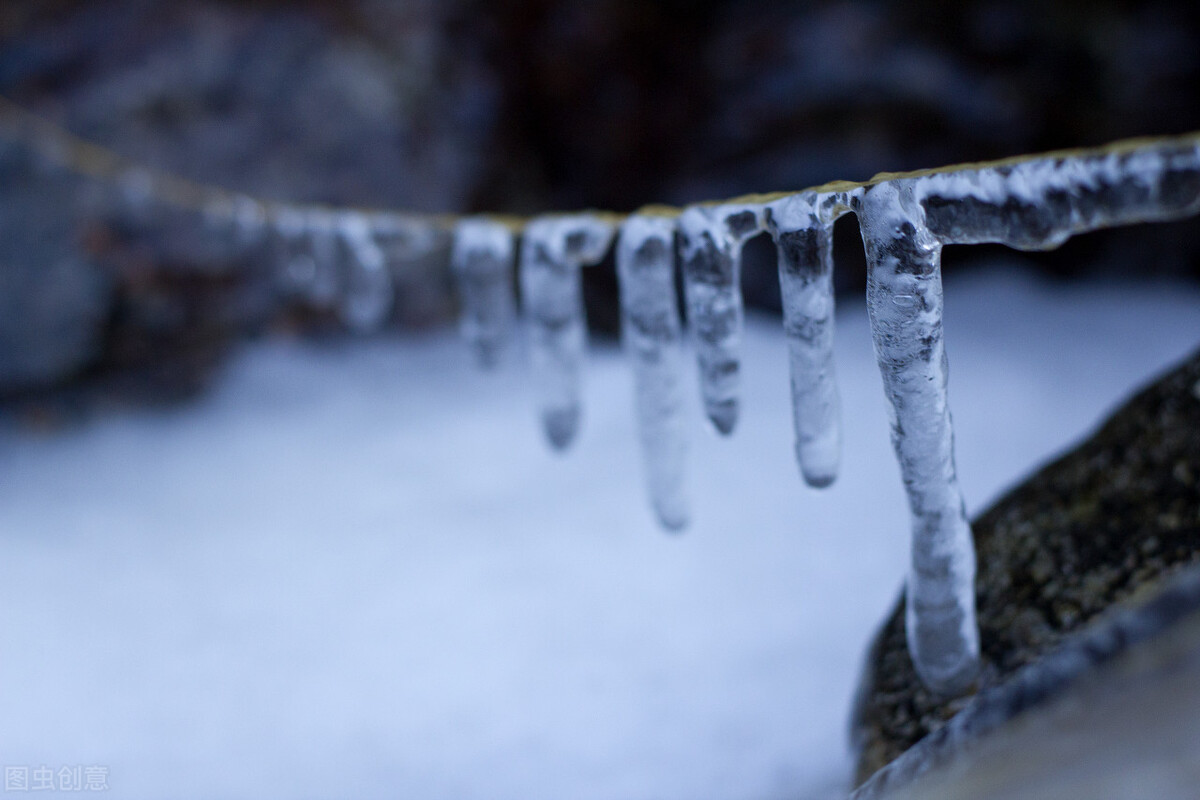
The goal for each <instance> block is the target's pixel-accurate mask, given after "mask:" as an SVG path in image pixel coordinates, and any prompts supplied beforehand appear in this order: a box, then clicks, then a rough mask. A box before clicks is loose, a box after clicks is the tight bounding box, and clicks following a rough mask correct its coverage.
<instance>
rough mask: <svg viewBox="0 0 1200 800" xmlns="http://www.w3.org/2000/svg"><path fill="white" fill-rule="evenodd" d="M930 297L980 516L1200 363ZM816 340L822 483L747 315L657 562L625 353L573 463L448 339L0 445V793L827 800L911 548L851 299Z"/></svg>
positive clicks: (1194, 322) (1074, 308)
mask: <svg viewBox="0 0 1200 800" xmlns="http://www.w3.org/2000/svg"><path fill="white" fill-rule="evenodd" d="M946 295H947V302H946V308H947V312H946V313H947V320H946V341H947V348H948V351H949V355H950V359H951V365H952V374H951V382H950V392H951V403H952V407H953V409H954V414H955V422H956V424H957V442H958V463H959V470H960V473H961V478H962V484H963V487H964V490H965V491H966V494H967V498H968V502H969V504H970V506H971V511H972V513H975V512H977V511H979V510H980V509H981V508H982V507H983V506H984V505H986V504H987V503H988V502H989V501H991V500H992V499H994V498H995V496H996V495H997V493H998V492H999V491H1001V490H1002V488H1003V487H1004V486H1005V485H1007V484H1010V483H1012V482H1013V481H1015V480H1017V479H1019V478H1020V477H1021V475H1022V474H1024V473H1025V472H1026V471H1027V470H1028V469H1029V468H1030V467H1032V466H1033V465H1034V464H1035V463H1037V462H1040V461H1042V460H1044V459H1046V458H1047V457H1049V456H1051V455H1052V454H1054V453H1055V452H1056V451H1058V450H1060V449H1061V448H1063V447H1064V446H1065V445H1067V444H1068V443H1070V442H1072V441H1073V440H1075V439H1076V438H1077V437H1078V436H1080V435H1081V434H1083V433H1084V432H1086V431H1087V430H1088V429H1089V428H1090V427H1091V426H1092V425H1093V424H1094V423H1095V422H1096V421H1097V420H1098V419H1099V417H1100V416H1101V415H1102V414H1103V413H1104V412H1105V411H1106V410H1108V409H1109V408H1111V407H1112V406H1113V405H1114V404H1115V403H1116V402H1117V401H1118V399H1119V398H1120V397H1122V396H1123V395H1124V394H1125V393H1126V392H1127V391H1128V390H1129V389H1130V388H1132V387H1133V386H1134V385H1135V384H1138V383H1140V382H1142V381H1144V380H1145V379H1147V378H1149V377H1150V376H1151V375H1152V374H1153V373H1155V372H1156V371H1158V370H1160V369H1161V368H1162V367H1164V366H1166V365H1167V364H1169V363H1171V362H1172V361H1174V360H1176V359H1178V358H1180V357H1182V356H1183V355H1184V354H1186V353H1187V352H1188V351H1189V349H1190V348H1192V347H1194V346H1195V345H1196V343H1197V341H1198V340H1200V291H1198V290H1197V288H1196V287H1194V286H1183V285H1179V284H1161V283H1160V284H1146V283H1141V284H1134V283H1129V284H1123V285H1112V284H1102V285H1097V284H1091V285H1086V284H1084V285H1074V286H1057V285H1048V284H1043V283H1040V282H1038V281H1037V280H1036V279H1034V278H1031V277H1027V276H1024V275H1022V274H1019V273H1014V272H1013V271H1012V270H1011V268H1010V269H1009V270H1008V271H1007V272H1004V273H1001V272H999V271H995V272H989V273H982V274H969V275H965V276H962V277H961V278H958V279H952V280H950V281H948V285H947V287H946ZM839 311H840V316H839V328H838V349H837V355H838V369H839V370H840V375H839V378H840V384H841V392H842V398H843V403H844V409H845V413H844V418H845V420H846V431H845V442H846V447H845V456H844V460H843V474H842V478H841V479H840V480H839V482H838V483H837V484H836V485H835V486H834V487H833V488H832V489H829V490H826V491H824V492H815V491H813V490H809V489H807V488H805V487H804V486H803V485H802V484H801V482H800V480H799V477H798V474H797V469H796V467H795V466H794V464H793V462H792V448H791V431H790V429H789V424H790V423H789V414H788V408H787V402H788V391H787V378H786V366H785V365H786V358H785V351H784V342H783V337H782V334H781V332H780V331H779V329H778V323H777V322H775V321H771V320H765V319H763V320H751V324H750V329H749V331H748V336H747V342H746V359H745V368H744V374H745V391H744V397H745V402H744V406H743V417H742V422H741V425H740V427H739V430H738V431H737V433H736V434H735V436H734V437H733V438H732V439H730V440H719V439H717V438H716V437H715V436H713V435H710V434H709V433H708V432H707V431H706V430H704V429H703V427H702V425H701V423H700V415H699V412H698V402H697V401H696V400H695V398H693V399H692V402H691V409H690V413H691V414H692V417H693V423H694V424H693V430H694V431H695V440H694V445H693V450H692V488H693V496H694V506H695V513H694V519H695V522H694V525H693V527H692V529H691V530H689V531H688V532H686V533H685V534H684V535H682V536H678V537H671V536H668V535H665V534H663V533H662V532H660V531H659V530H657V529H656V527H655V525H654V522H653V520H652V516H651V514H650V513H649V511H648V508H647V505H646V502H645V498H644V496H643V493H642V487H641V485H640V466H639V462H638V459H637V452H636V447H635V435H634V432H633V423H632V413H631V398H630V392H631V388H630V383H631V381H630V377H629V375H628V372H627V370H626V368H625V364H624V362H623V360H622V358H621V356H620V353H619V352H618V351H617V350H615V349H613V348H608V349H603V348H602V349H600V350H599V351H597V352H593V353H592V355H591V357H590V361H589V368H588V373H587V389H586V401H587V407H586V412H585V413H586V419H585V426H584V431H583V434H582V436H581V438H580V441H579V442H578V443H577V445H576V446H575V448H574V450H573V451H572V452H571V453H570V454H569V455H568V456H567V457H566V458H560V457H556V456H553V455H551V454H550V452H548V450H547V449H546V448H545V447H544V446H543V444H542V442H541V439H540V433H539V432H538V430H537V427H536V424H535V417H534V413H533V411H532V397H531V389H530V386H529V385H528V378H527V374H526V373H525V371H524V370H523V369H522V368H520V367H519V365H518V366H515V367H513V368H510V369H508V370H507V371H504V372H501V373H499V374H493V375H484V374H479V373H477V372H475V371H473V369H472V368H471V366H470V360H469V358H468V357H467V354H466V352H465V351H464V350H463V348H462V347H461V346H460V345H459V343H458V342H457V341H455V339H454V338H453V336H452V335H451V334H450V333H448V332H447V333H444V334H437V335H431V336H426V337H420V338H412V337H407V338H391V339H387V340H383V341H371V342H349V343H346V344H345V345H344V346H338V347H330V346H319V345H312V344H302V343H295V342H268V343H264V344H259V345H255V346H254V347H252V348H250V349H248V350H247V351H246V352H245V353H244V354H243V355H242V357H241V358H239V359H238V360H237V362H236V363H235V364H234V365H233V366H232V368H231V369H230V371H229V374H228V375H227V376H226V378H225V379H224V380H223V381H222V382H221V384H220V386H219V388H218V389H217V391H216V392H215V393H214V394H212V395H211V396H209V397H207V398H206V399H204V400H203V401H201V402H200V403H198V404H196V405H193V406H191V407H188V408H185V409H180V410H178V411H175V412H171V413H167V414H152V415H148V414H139V415H131V416H122V417H118V418H109V419H105V420H103V421H100V422H96V423H94V424H91V425H89V426H87V427H84V428H81V429H76V430H70V431H67V432H65V433H59V434H55V435H45V434H37V433H30V432H26V431H18V430H14V429H12V428H11V427H9V428H5V429H3V430H2V431H0V603H2V610H0V642H2V643H3V644H2V645H0V646H2V647H3V653H2V654H0V763H2V764H4V765H5V766H16V767H22V766H24V767H27V768H28V770H29V774H30V775H32V774H33V772H34V770H35V768H40V767H43V766H45V767H50V768H51V769H52V770H54V771H55V772H56V773H57V771H58V770H59V769H60V768H61V767H64V766H67V767H73V766H76V765H79V766H89V765H95V766H101V767H104V768H107V774H106V778H107V783H108V786H109V787H110V789H111V791H110V794H111V796H114V797H131V798H132V797H142V798H173V797H187V798H225V797H244V798H267V797H280V798H301V797H304V798H329V797H358V798H375V797H378V798H397V797H402V798H415V799H418V800H436V798H453V799H455V800H469V799H470V798H489V799H491V800H494V799H497V798H513V799H514V800H517V799H518V798H519V799H520V800H534V799H535V798H597V799H600V798H604V799H605V800H621V799H622V798H628V799H630V800H642V799H643V798H646V799H648V798H688V799H689V800H694V799H695V798H755V799H763V798H805V797H810V798H812V797H830V796H836V795H837V794H838V792H839V791H840V790H841V789H842V788H843V785H844V783H845V781H846V779H847V773H848V770H849V764H850V759H849V755H848V752H847V749H846V745H845V722H846V713H847V707H848V704H849V702H850V697H851V693H852V691H853V687H854V683H855V679H856V676H857V670H858V665H859V660H860V658H861V654H862V650H863V647H864V644H865V643H866V641H867V639H868V637H869V636H870V634H871V632H872V629H873V627H874V626H875V624H877V622H878V621H879V620H880V618H881V616H882V615H883V613H884V612H885V610H886V609H887V607H888V606H889V605H890V603H891V602H892V601H893V599H894V598H895V595H896V593H897V590H898V589H899V586H900V582H901V578H902V574H903V571H904V564H905V558H906V539H907V512H906V508H905V504H904V498H903V494H902V491H901V487H900V482H899V477H898V470H897V467H896V465H895V462H894V459H893V457H892V453H891V448H890V444H889V441H888V431H887V424H886V421H885V413H884V405H883V396H882V391H881V389H880V382H879V377H878V374H877V372H876V369H875V364H874V359H873V355H872V352H871V347H870V340H869V336H868V332H867V328H866V318H865V313H864V310H863V307H862V303H861V302H854V303H850V302H843V304H842V307H841V309H840V310H839ZM56 780H57V777H56Z"/></svg>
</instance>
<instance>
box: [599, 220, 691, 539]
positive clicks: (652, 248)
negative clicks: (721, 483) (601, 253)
mask: <svg viewBox="0 0 1200 800" xmlns="http://www.w3.org/2000/svg"><path fill="white" fill-rule="evenodd" d="M675 227H676V223H675V220H673V219H670V218H668V217H656V216H643V215H635V216H632V217H630V218H629V219H628V220H626V221H625V223H624V224H623V225H622V226H621V234H620V239H619V241H618V244H617V277H618V279H619V282H620V287H621V338H622V340H623V342H624V345H625V350H626V352H627V353H628V354H629V357H630V358H631V359H632V360H633V374H634V391H635V394H636V406H637V422H638V433H639V437H640V440H641V449H642V462H643V469H644V470H645V474H646V482H647V486H648V489H649V492H650V501H651V504H652V505H653V506H654V511H655V513H656V514H657V515H658V520H659V522H660V523H661V524H662V525H663V527H665V528H667V529H668V530H680V529H682V528H684V527H686V526H687V524H688V521H689V518H690V512H689V503H688V498H687V493H686V487H685V486H684V466H685V460H686V456H687V433H686V429H685V426H684V420H683V397H682V395H683V387H682V385H681V368H682V359H683V352H682V342H681V337H680V328H681V325H680V322H679V307H678V304H677V302H676V299H675Z"/></svg>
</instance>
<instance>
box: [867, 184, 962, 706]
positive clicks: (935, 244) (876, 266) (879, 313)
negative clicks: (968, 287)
mask: <svg viewBox="0 0 1200 800" xmlns="http://www.w3.org/2000/svg"><path fill="white" fill-rule="evenodd" d="M857 210H858V216H859V225H860V228H861V230H862V237H863V244H864V245H865V248H866V257H867V310H868V313H869V315H870V320H871V335H872V339H873V341H874V345H875V355H876V358H877V359H878V361H879V369H880V372H881V373H882V375H883V386H884V391H885V393H886V395H887V398H888V401H889V414H890V418H891V424H892V444H893V446H894V448H895V450H896V456H897V458H898V459H899V462H900V472H901V475H902V477H903V479H904V486H905V489H906V490H907V493H908V502H909V507H910V509H911V512H912V543H911V548H912V550H911V556H912V563H911V569H910V571H909V576H908V583H907V604H906V613H907V617H906V631H907V635H908V646H909V652H910V653H911V654H912V658H913V665H914V667H915V668H916V671H917V674H918V675H920V676H921V679H922V681H924V683H925V685H926V686H928V687H929V688H930V689H932V690H934V691H937V692H940V693H944V694H948V695H954V694H959V693H961V692H963V691H964V690H966V689H967V688H969V686H970V684H971V683H972V681H973V680H974V679H975V676H976V674H977V672H978V670H979V631H978V626H977V624H976V621H975V585H974V584H975V549H974V543H973V541H972V539H971V528H970V525H969V523H968V522H967V515H966V507H965V504H964V501H963V497H962V491H961V490H960V489H959V485H958V477H957V475H956V473H955V467H954V434H953V431H952V429H951V423H950V409H949V406H948V404H947V397H946V380H947V372H946V370H947V361H946V351H945V347H944V345H943V341H942V281H941V254H942V245H941V242H939V241H938V240H937V239H936V238H935V237H934V236H933V235H932V234H931V233H930V232H929V231H928V230H927V229H926V228H925V226H924V223H923V220H922V219H921V213H920V209H919V207H918V206H917V205H916V203H915V201H914V200H913V197H912V194H911V190H910V188H909V187H908V186H906V185H905V184H904V183H903V182H888V183H881V184H877V185H875V186H872V187H870V188H869V189H867V191H866V192H865V193H864V194H863V195H862V198H861V201H860V204H859V206H858V209H857Z"/></svg>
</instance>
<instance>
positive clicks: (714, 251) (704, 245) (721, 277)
mask: <svg viewBox="0 0 1200 800" xmlns="http://www.w3.org/2000/svg"><path fill="white" fill-rule="evenodd" d="M762 229H763V206H762V205H761V204H751V203H736V202H735V203H727V204H723V205H715V206H707V205H706V206H689V207H688V208H686V209H684V211H683V213H682V214H681V215H680V217H679V232H680V234H681V256H682V260H683V277H684V291H685V294H686V296H687V306H688V327H689V328H690V329H691V331H692V338H693V340H694V341H695V344H696V358H697V360H698V361H699V364H700V394H701V396H702V397H703V399H704V410H705V413H707V414H708V418H709V420H711V421H712V424H713V426H714V427H715V428H716V429H717V431H719V432H720V433H723V434H728V433H731V432H732V431H733V428H734V426H735V425H736V424H737V417H738V371H739V369H740V354H739V350H740V346H741V340H742V325H743V322H742V290H741V286H740V281H741V264H742V245H743V244H744V243H745V242H746V240H747V239H749V238H750V237H752V236H754V235H755V234H757V233H759V232H760V231H762Z"/></svg>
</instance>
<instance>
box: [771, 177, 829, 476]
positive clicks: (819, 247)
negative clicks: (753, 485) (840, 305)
mask: <svg viewBox="0 0 1200 800" xmlns="http://www.w3.org/2000/svg"><path fill="white" fill-rule="evenodd" d="M817 200H818V197H817V195H815V194H813V193H811V192H804V193H802V194H797V195H791V196H789V197H785V198H783V199H781V200H778V201H776V202H774V203H772V204H771V205H770V206H768V207H767V217H766V225H767V230H768V231H770V233H771V237H772V238H773V239H774V240H775V247H776V250H777V253H778V261H779V289H780V296H781V298H782V301H783V330H784V335H785V336H786V337H787V343H788V360H789V368H790V373H791V386H792V423H793V429H794V431H795V435H796V460H797V462H798V463H799V465H800V472H801V474H803V476H804V480H805V482H806V483H808V485H809V486H814V487H823V486H828V485H829V484H831V483H833V481H834V480H835V479H836V478H837V474H838V466H839V464H840V461H841V449H842V423H841V401H840V399H839V398H838V389H837V380H836V378H835V375H834V367H833V219H822V218H821V217H820V216H819V214H818V209H817Z"/></svg>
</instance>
